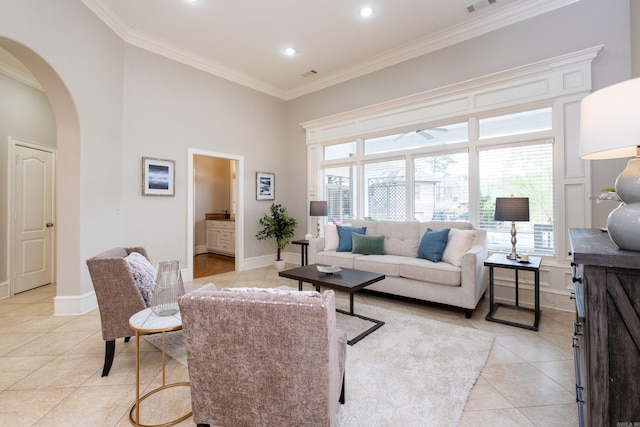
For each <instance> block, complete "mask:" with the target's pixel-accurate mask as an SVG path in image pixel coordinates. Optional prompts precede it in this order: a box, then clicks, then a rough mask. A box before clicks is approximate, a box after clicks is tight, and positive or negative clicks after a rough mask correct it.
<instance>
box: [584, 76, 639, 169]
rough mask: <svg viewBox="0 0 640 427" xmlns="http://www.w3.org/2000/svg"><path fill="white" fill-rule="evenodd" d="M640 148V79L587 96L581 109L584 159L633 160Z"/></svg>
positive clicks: (615, 85) (618, 84)
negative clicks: (639, 146) (629, 158)
mask: <svg viewBox="0 0 640 427" xmlns="http://www.w3.org/2000/svg"><path fill="white" fill-rule="evenodd" d="M638 145H640V78H637V79H632V80H627V81H624V82H622V83H617V84H614V85H611V86H608V87H606V88H604V89H600V90H598V91H595V92H593V93H592V94H590V95H588V96H586V97H585V98H584V99H583V100H582V103H581V106H580V143H579V149H578V154H579V156H580V158H581V159H585V160H598V159H617V158H620V157H634V156H635V155H636V147H637V146H638Z"/></svg>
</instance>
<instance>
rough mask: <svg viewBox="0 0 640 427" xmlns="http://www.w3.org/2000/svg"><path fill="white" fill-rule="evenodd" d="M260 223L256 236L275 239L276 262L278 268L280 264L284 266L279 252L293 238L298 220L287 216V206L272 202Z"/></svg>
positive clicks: (262, 238) (260, 238)
mask: <svg viewBox="0 0 640 427" xmlns="http://www.w3.org/2000/svg"><path fill="white" fill-rule="evenodd" d="M260 225H261V226H262V230H260V231H259V232H258V234H256V238H257V239H258V240H268V239H276V244H277V246H278V252H277V259H276V262H277V265H278V267H279V268H280V266H282V267H284V261H283V260H282V259H281V257H280V253H281V251H282V250H283V249H284V248H285V247H286V246H287V245H288V244H289V243H290V242H291V240H292V239H293V236H294V233H295V230H296V227H297V226H298V221H297V220H296V219H295V218H292V217H290V216H289V214H288V213H287V208H285V207H284V206H282V205H280V204H278V203H273V204H272V205H271V207H270V208H269V213H267V214H265V215H264V216H263V217H262V218H260Z"/></svg>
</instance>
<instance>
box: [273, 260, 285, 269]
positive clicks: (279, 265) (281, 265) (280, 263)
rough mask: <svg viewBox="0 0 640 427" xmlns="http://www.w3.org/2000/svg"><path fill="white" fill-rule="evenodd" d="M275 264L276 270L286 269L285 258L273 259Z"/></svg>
mask: <svg viewBox="0 0 640 427" xmlns="http://www.w3.org/2000/svg"><path fill="white" fill-rule="evenodd" d="M273 266H274V267H275V268H276V270H282V269H284V260H280V261H273Z"/></svg>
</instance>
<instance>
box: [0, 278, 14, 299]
mask: <svg viewBox="0 0 640 427" xmlns="http://www.w3.org/2000/svg"><path fill="white" fill-rule="evenodd" d="M9 296H11V294H10V292H9V282H8V281H6V282H2V283H0V299H5V298H9Z"/></svg>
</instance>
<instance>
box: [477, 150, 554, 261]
mask: <svg viewBox="0 0 640 427" xmlns="http://www.w3.org/2000/svg"><path fill="white" fill-rule="evenodd" d="M478 163H479V177H480V179H479V184H480V200H479V201H480V225H479V227H480V228H484V229H486V230H487V243H488V246H489V249H490V250H493V251H503V252H510V251H511V246H512V245H511V223H508V222H507V221H504V222H503V221H498V222H496V221H495V220H494V212H495V200H496V197H510V196H516V197H528V198H529V218H530V221H529V222H526V223H517V224H516V230H517V236H516V238H517V240H518V242H517V248H518V251H519V252H522V253H535V254H541V255H553V253H554V249H553V232H554V228H553V144H552V143H551V142H549V141H538V142H532V143H528V144H527V145H515V146H508V147H490V148H487V149H483V150H481V151H480V152H479V155H478Z"/></svg>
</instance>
